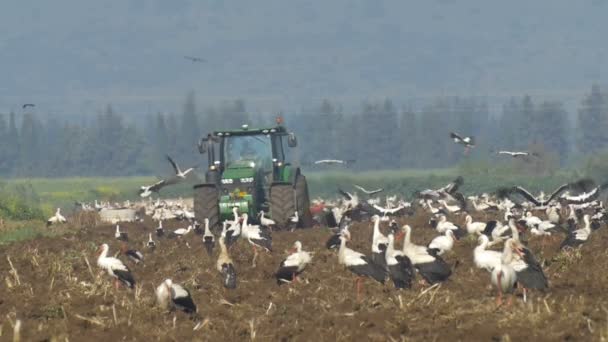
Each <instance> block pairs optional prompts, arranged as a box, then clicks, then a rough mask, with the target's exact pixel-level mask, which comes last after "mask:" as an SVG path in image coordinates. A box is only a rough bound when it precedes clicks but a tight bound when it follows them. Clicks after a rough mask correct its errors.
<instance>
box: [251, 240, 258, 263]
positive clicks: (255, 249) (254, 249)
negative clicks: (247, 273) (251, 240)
mask: <svg viewBox="0 0 608 342" xmlns="http://www.w3.org/2000/svg"><path fill="white" fill-rule="evenodd" d="M257 258H258V249H257V248H255V245H253V261H252V264H251V267H255V260H256V259H257Z"/></svg>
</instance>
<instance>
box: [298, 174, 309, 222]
mask: <svg viewBox="0 0 608 342" xmlns="http://www.w3.org/2000/svg"><path fill="white" fill-rule="evenodd" d="M296 201H297V202H298V215H299V216H300V227H301V228H310V227H312V226H313V220H312V214H311V213H310V198H309V197H308V183H306V177H304V176H302V175H299V176H298V178H297V180H296Z"/></svg>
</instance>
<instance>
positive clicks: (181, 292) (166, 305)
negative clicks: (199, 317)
mask: <svg viewBox="0 0 608 342" xmlns="http://www.w3.org/2000/svg"><path fill="white" fill-rule="evenodd" d="M155 293H156V301H157V303H158V305H159V306H160V307H161V308H162V309H165V310H166V309H170V308H173V307H175V308H178V309H180V310H182V311H184V312H185V313H188V314H193V313H195V312H196V304H194V301H193V300H192V296H191V295H190V291H188V290H187V289H186V288H184V287H183V286H181V285H179V284H175V283H174V282H173V281H172V280H171V279H165V281H163V282H162V283H161V284H160V285H159V286H158V287H157V288H156V291H155Z"/></svg>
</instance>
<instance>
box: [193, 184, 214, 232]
mask: <svg viewBox="0 0 608 342" xmlns="http://www.w3.org/2000/svg"><path fill="white" fill-rule="evenodd" d="M194 217H195V218H196V220H198V221H199V222H200V223H201V224H202V223H203V221H204V220H205V219H206V218H207V219H209V228H210V229H215V228H217V225H218V223H219V219H220V208H219V204H218V193H217V189H216V188H215V186H205V185H201V186H195V187H194Z"/></svg>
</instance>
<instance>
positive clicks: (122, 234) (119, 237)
mask: <svg viewBox="0 0 608 342" xmlns="http://www.w3.org/2000/svg"><path fill="white" fill-rule="evenodd" d="M114 237H115V238H116V240H121V241H129V235H128V234H127V232H121V231H120V226H119V225H116V232H115V233H114Z"/></svg>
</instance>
